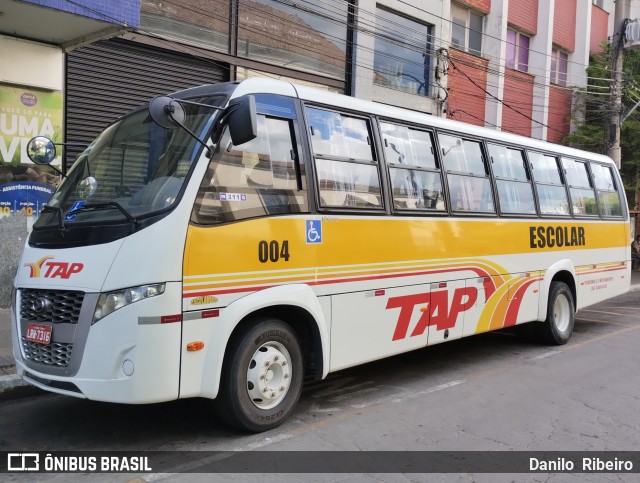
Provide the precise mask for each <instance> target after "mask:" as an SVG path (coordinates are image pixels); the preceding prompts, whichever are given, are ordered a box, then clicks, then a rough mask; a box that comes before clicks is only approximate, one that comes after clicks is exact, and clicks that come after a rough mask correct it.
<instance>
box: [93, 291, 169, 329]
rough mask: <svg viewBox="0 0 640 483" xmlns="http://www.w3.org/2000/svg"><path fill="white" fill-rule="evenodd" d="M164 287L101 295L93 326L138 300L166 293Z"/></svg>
mask: <svg viewBox="0 0 640 483" xmlns="http://www.w3.org/2000/svg"><path fill="white" fill-rule="evenodd" d="M164 286H165V284H164V283H156V284H153V285H140V286H139V287H130V288H125V289H122V290H118V291H116V292H109V293H103V294H101V295H100V298H98V305H96V310H95V312H94V313H93V321H92V322H91V324H92V325H93V324H95V323H96V322H98V321H99V320H100V319H102V318H104V317H106V316H107V315H109V314H110V313H112V312H115V311H116V310H118V309H120V308H122V307H125V306H127V305H129V304H132V303H134V302H137V301H138V300H144V299H148V298H151V297H155V296H156V295H160V294H162V293H164Z"/></svg>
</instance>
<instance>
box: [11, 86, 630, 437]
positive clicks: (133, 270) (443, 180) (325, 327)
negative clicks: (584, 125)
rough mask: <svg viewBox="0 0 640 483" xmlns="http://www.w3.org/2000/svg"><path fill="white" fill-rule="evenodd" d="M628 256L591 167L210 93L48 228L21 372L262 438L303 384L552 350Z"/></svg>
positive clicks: (75, 174) (205, 89) (320, 105)
mask: <svg viewBox="0 0 640 483" xmlns="http://www.w3.org/2000/svg"><path fill="white" fill-rule="evenodd" d="M29 148H30V152H31V155H32V158H33V159H34V160H35V161H37V162H40V163H44V162H47V161H48V160H50V159H51V158H52V157H53V155H54V151H55V148H54V146H53V145H52V144H51V143H50V142H49V141H48V140H46V139H43V138H36V139H34V140H33V141H32V142H31V144H30V146H29ZM629 234H630V231H629V214H628V209H627V205H626V200H625V196H624V191H623V188H622V183H621V181H620V177H619V175H618V172H617V170H616V168H615V166H614V164H613V163H612V161H611V159H609V158H608V157H606V156H602V155H597V154H592V153H587V152H583V151H578V150H575V149H571V148H568V147H563V146H558V145H553V144H549V143H545V142H541V141H537V140H534V139H529V138H524V137H519V136H514V135H510V134H505V133H501V132H498V131H494V130H489V129H485V128H480V127H476V126H471V125H466V124H462V123H458V122H454V121H449V120H445V119H441V118H437V117H432V116H429V115H424V114H421V113H418V112H413V111H409V110H403V109H400V108H395V107H390V106H386V105H382V104H376V103H372V102H367V101H363V100H359V99H354V98H350V97H345V96H340V95H336V94H332V93H327V92H322V91H318V90H314V89H311V88H308V87H302V86H297V85H292V84H289V83H285V82H280V81H273V80H267V79H251V80H247V81H244V82H241V83H227V84H219V85H211V86H201V87H197V88H194V89H189V90H186V91H182V92H178V93H175V94H173V95H172V96H167V97H163V98H156V99H155V100H153V101H152V102H151V103H150V106H149V107H148V108H142V109H140V110H138V111H136V112H133V113H131V114H129V115H127V116H124V117H123V118H121V119H120V120H118V121H117V122H116V123H114V124H113V125H112V126H110V127H108V128H107V129H106V130H105V131H104V132H103V133H102V134H101V135H100V136H99V137H98V138H97V139H96V140H95V141H94V142H93V143H92V144H91V145H90V146H89V147H88V148H87V150H86V151H85V152H84V153H83V154H82V155H81V156H80V157H79V158H78V160H77V161H76V162H75V164H74V165H73V167H72V168H71V169H70V170H69V172H68V174H67V177H66V178H65V179H64V181H63V182H62V183H61V185H60V187H59V188H58V190H57V191H56V192H55V194H54V195H53V197H52V198H51V200H50V202H49V204H48V206H47V207H46V208H45V209H44V210H43V212H42V213H41V214H40V216H39V219H38V221H37V222H36V223H35V225H34V227H33V231H32V233H31V234H30V237H29V239H28V241H27V243H26V246H25V248H24V253H23V255H22V259H21V261H20V265H19V269H18V273H17V276H16V279H15V289H16V290H15V300H14V304H15V305H14V310H13V315H14V319H13V347H14V355H15V359H16V367H17V372H18V374H19V375H21V376H22V377H23V378H24V380H26V381H28V382H29V383H31V384H33V385H35V386H38V387H40V388H42V389H46V390H49V391H53V392H57V393H61V394H66V395H69V396H76V397H82V398H88V399H93V400H100V401H111V402H120V403H151V402H159V401H168V400H173V399H179V398H188V397H197V396H202V397H207V398H212V399H215V404H216V406H217V409H218V410H219V411H220V412H221V414H223V415H224V417H225V418H226V419H227V420H228V421H229V422H230V423H231V424H233V425H235V426H237V427H240V428H244V429H247V430H250V431H263V430H267V429H271V428H274V427H276V426H277V425H279V424H281V423H282V422H283V421H284V420H286V418H287V417H288V416H289V415H290V414H291V413H292V411H293V410H294V407H295V405H296V403H297V400H298V398H299V396H300V392H301V387H302V383H303V380H304V379H305V378H306V377H309V376H314V377H316V378H324V377H325V376H327V374H328V373H330V372H334V371H338V370H341V369H344V368H347V367H351V366H355V365H357V364H362V363H366V362H368V361H373V360H376V359H380V358H383V357H388V356H392V355H394V354H399V353H402V352H406V351H410V350H413V349H419V348H423V347H426V346H429V345H433V344H438V343H441V342H445V341H449V340H455V339H459V338H461V337H466V336H469V335H473V334H478V333H482V332H487V331H490V330H497V329H502V328H506V327H514V326H515V328H516V329H519V332H521V333H522V334H524V335H527V336H530V337H532V338H535V339H538V340H541V341H546V342H548V343H551V344H564V343H566V342H567V341H568V340H569V337H570V336H571V333H572V330H573V325H574V314H575V311H576V310H578V309H580V308H582V307H585V306H587V305H590V304H594V303H596V302H599V301H602V300H605V299H607V298H610V297H614V296H616V295H619V294H622V293H624V292H626V291H627V290H628V288H629V279H630V270H631V267H630V251H629Z"/></svg>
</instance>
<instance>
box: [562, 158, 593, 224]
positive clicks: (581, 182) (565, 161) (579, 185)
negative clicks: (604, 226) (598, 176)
mask: <svg viewBox="0 0 640 483" xmlns="http://www.w3.org/2000/svg"><path fill="white" fill-rule="evenodd" d="M562 166H563V167H564V170H565V173H566V174H567V184H568V185H569V192H570V193H571V205H572V206H573V214H574V215H586V216H589V215H590V216H597V215H598V205H597V203H596V193H595V191H594V189H593V188H592V186H591V182H590V181H589V172H588V171H587V163H584V162H581V161H576V160H573V159H569V158H564V157H563V158H562Z"/></svg>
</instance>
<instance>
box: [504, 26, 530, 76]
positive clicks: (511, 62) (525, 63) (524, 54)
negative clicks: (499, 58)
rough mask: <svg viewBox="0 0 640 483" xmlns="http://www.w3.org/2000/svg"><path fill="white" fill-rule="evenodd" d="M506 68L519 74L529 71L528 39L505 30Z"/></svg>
mask: <svg viewBox="0 0 640 483" xmlns="http://www.w3.org/2000/svg"><path fill="white" fill-rule="evenodd" d="M506 66H507V67H509V68H510V69H517V70H519V71H521V72H528V71H529V37H528V36H526V35H524V34H521V33H520V32H516V31H515V30H511V29H507V58H506Z"/></svg>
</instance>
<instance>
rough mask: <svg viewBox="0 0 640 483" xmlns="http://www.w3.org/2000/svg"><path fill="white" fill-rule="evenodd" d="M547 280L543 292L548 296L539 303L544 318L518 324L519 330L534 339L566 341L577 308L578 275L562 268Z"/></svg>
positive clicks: (549, 341)
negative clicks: (576, 276)
mask: <svg viewBox="0 0 640 483" xmlns="http://www.w3.org/2000/svg"><path fill="white" fill-rule="evenodd" d="M545 282H546V283H545V284H544V285H545V290H544V291H541V292H542V293H543V294H547V296H546V297H544V298H543V299H541V303H540V308H541V310H544V316H543V317H542V321H538V322H530V323H525V324H521V325H517V326H516V327H515V329H516V334H518V335H519V336H520V337H522V338H524V339H527V340H532V341H535V342H543V343H546V344H553V345H562V344H566V343H567V342H568V341H569V339H570V337H571V334H572V333H573V327H574V323H575V313H576V311H577V300H576V292H577V287H576V284H575V277H574V275H573V272H572V271H568V270H559V271H558V272H556V273H554V274H553V276H551V277H550V279H549V280H548V281H546V280H545Z"/></svg>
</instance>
